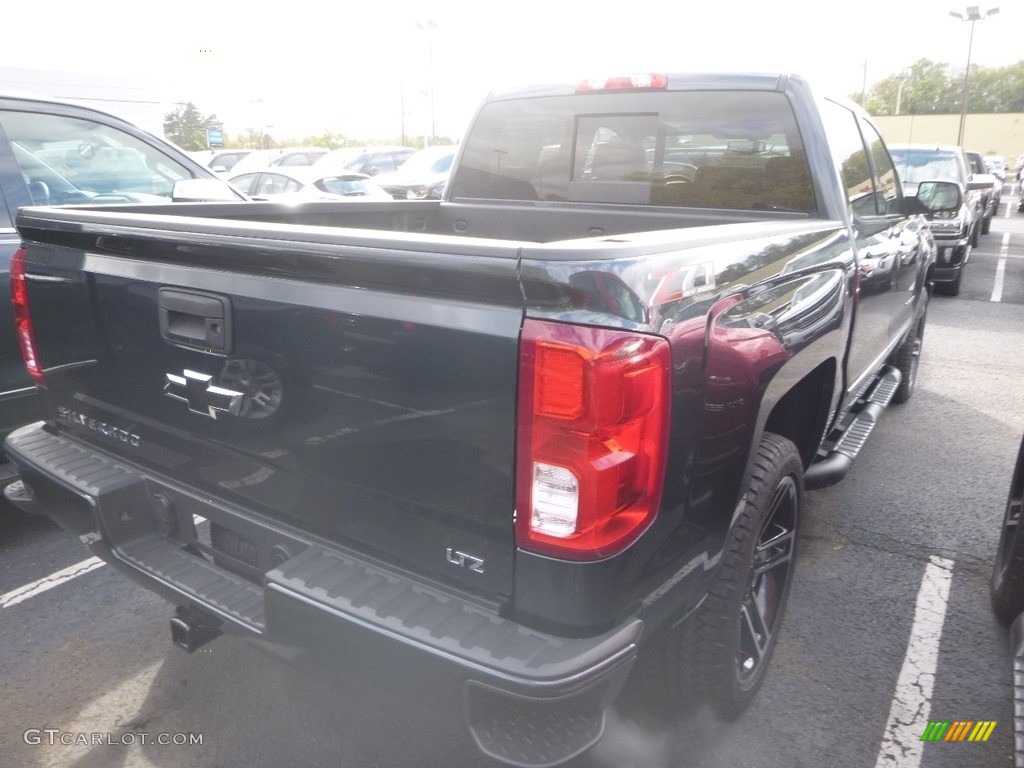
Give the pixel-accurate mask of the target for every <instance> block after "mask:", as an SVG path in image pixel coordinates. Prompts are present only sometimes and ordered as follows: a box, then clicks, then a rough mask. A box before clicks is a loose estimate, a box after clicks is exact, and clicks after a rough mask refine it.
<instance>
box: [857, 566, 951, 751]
mask: <svg viewBox="0 0 1024 768" xmlns="http://www.w3.org/2000/svg"><path fill="white" fill-rule="evenodd" d="M929 559H930V560H931V562H930V563H929V564H928V566H927V567H926V568H925V571H924V578H923V579H922V580H921V590H920V591H919V592H918V593H917V608H916V609H915V611H914V625H913V627H912V628H911V630H910V643H909V644H908V645H907V655H906V656H905V657H904V658H903V668H902V669H901V670H900V676H899V679H898V680H897V681H896V691H895V693H894V694H893V697H892V708H891V709H890V710H889V722H888V723H887V724H886V726H885V735H884V736H883V737H882V745H881V747H879V750H878V761H877V762H876V763H875V768H917V766H919V765H920V764H921V754H922V748H923V745H924V742H922V741H921V734H923V733H924V729H925V728H926V727H927V725H928V715H929V714H930V713H931V696H932V688H933V687H934V685H935V669H936V666H937V665H938V661H939V640H940V639H941V637H942V625H943V622H945V620H946V605H947V603H948V601H949V585H950V582H951V581H952V579H953V561H952V560H946V559H945V558H942V557H931V558H929Z"/></svg>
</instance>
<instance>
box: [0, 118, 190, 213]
mask: <svg viewBox="0 0 1024 768" xmlns="http://www.w3.org/2000/svg"><path fill="white" fill-rule="evenodd" d="M0 124H2V125H3V129H4V132H5V133H6V134H7V138H8V140H9V142H10V145H11V149H12V152H13V153H14V157H15V160H16V161H17V163H18V166H19V168H20V169H21V173H22V176H23V177H24V179H25V184H26V186H27V188H28V191H29V197H30V198H31V200H32V202H33V203H36V204H42V205H66V204H72V203H93V204H100V203H126V202H128V203H132V202H166V201H167V200H168V199H169V198H170V196H171V191H172V189H173V187H174V182H176V181H179V180H181V179H188V178H192V172H191V171H189V170H188V169H187V168H186V167H185V166H183V165H181V164H180V163H178V162H177V161H176V160H173V159H172V158H171V157H170V156H169V155H167V154H166V153H164V152H161V151H160V150H159V149H157V148H156V147H153V146H151V145H150V144H148V143H146V142H145V141H142V140H141V139H138V138H136V137H135V136H132V135H131V134H129V133H126V132H124V131H122V130H121V129H119V128H115V127H113V126H109V125H105V124H103V123H99V122H95V121H93V120H86V119H82V118H75V117H67V116H64V115H53V114H42V113H37V112H20V111H14V110H10V111H2V112H0Z"/></svg>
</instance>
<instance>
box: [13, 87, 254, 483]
mask: <svg viewBox="0 0 1024 768" xmlns="http://www.w3.org/2000/svg"><path fill="white" fill-rule="evenodd" d="M213 178H214V176H213V174H212V172H210V171H209V170H206V169H204V168H203V167H201V166H200V165H198V164H196V163H195V162H194V161H193V160H192V159H191V158H189V157H188V156H187V155H185V153H184V152H182V151H180V150H179V149H177V148H176V147H174V146H172V145H171V144H168V143H167V142H165V141H161V140H160V139H157V138H155V137H153V136H151V135H149V134H148V133H146V132H145V131H142V130H140V129H139V128H136V127H135V126H133V125H131V124H130V123H128V122H125V121H124V120H121V119H119V118H117V117H114V116H113V115H109V114H107V113H105V112H101V111H98V110H95V109H91V108H89V107H85V106H82V105H80V104H72V103H69V102H62V101H57V100H53V99H45V98H40V97H34V96H15V95H8V94H0V285H2V286H3V290H2V293H3V295H2V296H0V434H7V432H8V431H10V430H11V429H12V428H14V427H17V426H21V425H22V424H24V423H26V422H28V421H31V420H32V419H34V418H42V416H44V415H45V412H46V411H45V405H44V403H43V399H42V398H41V397H40V396H39V389H38V387H36V384H35V382H34V381H33V380H32V378H31V377H30V376H29V375H28V373H27V372H26V371H25V367H24V365H23V364H22V361H21V353H20V351H19V348H18V341H17V338H16V336H15V330H14V321H13V318H12V316H11V311H12V310H11V301H10V296H9V295H7V290H8V286H9V285H10V280H9V279H8V265H9V263H10V259H11V255H12V254H13V253H14V252H15V250H17V248H18V246H19V245H20V244H21V238H20V237H19V235H18V233H17V232H16V231H15V229H14V217H15V215H16V214H17V211H18V208H19V207H21V206H23V205H72V204H79V203H86V202H87V203H90V204H92V205H100V204H111V203H126V202H144V201H150V202H152V201H168V200H170V199H172V196H174V197H179V198H180V197H183V196H184V195H185V194H186V192H187V190H185V188H184V187H183V186H181V185H179V187H178V191H177V193H176V194H175V184H176V183H178V182H179V181H186V182H188V180H191V179H213ZM221 193H222V194H221V196H223V195H224V194H231V190H230V188H228V187H227V185H221ZM204 194H210V190H209V189H207V190H206V191H205V192H204ZM235 197H236V198H238V199H241V198H242V196H241V195H237V194H235ZM13 476H14V468H13V467H12V466H11V465H10V464H6V463H4V464H2V465H0V481H7V480H10V479H12V477H13Z"/></svg>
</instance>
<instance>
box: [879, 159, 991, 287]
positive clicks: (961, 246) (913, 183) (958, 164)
mask: <svg viewBox="0 0 1024 768" xmlns="http://www.w3.org/2000/svg"><path fill="white" fill-rule="evenodd" d="M889 151H890V153H891V154H892V159H893V162H894V163H895V164H896V174H897V175H898V176H899V178H900V182H901V183H902V186H903V191H904V193H905V194H907V195H913V196H916V195H917V190H918V187H919V185H920V184H921V183H922V182H925V181H952V182H955V183H956V185H957V186H958V187H959V188H960V199H961V205H960V207H959V209H958V210H957V211H956V212H955V213H950V214H949V215H941V216H939V215H936V216H935V217H934V218H933V219H932V222H931V229H932V233H933V234H934V236H935V245H936V246H937V248H938V255H937V258H936V262H935V271H934V273H933V275H932V279H933V280H934V282H935V287H936V289H938V290H940V291H942V292H944V293H946V294H947V295H950V296H956V295H957V294H958V293H960V282H961V279H962V278H963V270H964V267H966V266H967V262H968V261H970V258H971V248H972V247H973V246H976V245H977V244H978V240H979V236H980V234H981V222H982V219H983V218H984V206H983V201H982V195H981V191H980V190H981V188H983V187H985V186H987V184H979V185H978V186H977V187H974V186H972V185H971V183H970V181H969V177H970V171H969V169H968V167H967V159H966V158H965V157H964V152H963V150H962V149H961V148H960V147H958V146H954V145H935V144H890V145H889Z"/></svg>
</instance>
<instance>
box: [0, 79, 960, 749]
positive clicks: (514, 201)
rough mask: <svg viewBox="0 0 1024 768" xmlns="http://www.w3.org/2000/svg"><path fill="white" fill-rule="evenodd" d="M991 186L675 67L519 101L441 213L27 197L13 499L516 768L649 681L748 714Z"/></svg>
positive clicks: (157, 583) (507, 97)
mask: <svg viewBox="0 0 1024 768" xmlns="http://www.w3.org/2000/svg"><path fill="white" fill-rule="evenodd" d="M961 202H962V196H961V190H960V188H959V187H958V186H957V185H956V184H951V183H948V182H930V181H925V182H923V183H922V184H921V185H920V186H919V188H918V190H917V196H916V197H904V195H903V193H902V186H901V183H900V181H899V178H898V177H897V175H896V173H895V169H894V166H893V163H892V160H891V158H890V156H889V154H888V152H887V150H886V147H885V144H884V142H883V140H882V137H881V136H880V135H879V133H878V131H877V130H876V128H875V127H874V125H873V124H872V122H871V120H870V119H869V118H868V116H867V115H865V114H864V113H863V112H861V111H859V110H858V109H857V108H856V107H855V106H854V105H852V104H850V103H847V102H846V100H831V99H828V98H826V97H824V96H822V95H819V94H818V93H817V92H816V91H815V90H814V89H813V88H812V87H811V86H810V85H809V84H808V82H807V81H805V80H804V79H802V78H799V77H796V76H778V75H770V76H769V75H756V76H755V75H715V76H711V75H701V76H694V75H645V76H633V77H625V78H612V79H609V80H594V81H586V82H583V83H581V84H578V85H576V84H572V85H545V86H536V87H527V88H522V89H514V90H508V91H503V92H495V93H493V94H491V95H490V96H489V97H488V98H487V99H486V101H485V102H484V104H483V105H482V106H481V108H480V109H479V111H478V113H477V115H476V117H475V119H474V121H473V123H472V127H471V129H470V130H469V132H468V135H467V136H466V138H465V140H464V141H463V142H462V143H461V145H460V149H459V154H458V156H457V159H456V163H455V166H454V170H453V172H452V175H451V179H450V183H449V185H448V187H447V189H446V192H445V197H444V199H442V200H436V201H430V200H408V201H391V202H383V203H363V204H357V205H350V204H346V203H344V202H316V203H309V204H307V205H303V206H301V207H295V206H291V207H289V206H283V205H280V204H274V203H263V202H256V203H252V202H250V203H239V204H235V203H213V204H206V205H190V204H187V203H185V204H180V205H174V206H172V205H162V206H160V205H157V206H148V205H143V206H130V205H126V206H108V207H106V208H100V207H91V206H83V207H74V208H47V207H30V208H25V209H23V210H22V211H21V213H20V214H19V216H18V219H17V227H18V231H19V233H20V235H21V237H22V239H23V246H22V248H21V249H20V250H19V251H18V253H17V254H16V255H15V258H14V268H13V283H14V306H15V311H16V313H17V322H18V328H19V336H20V339H21V342H22V345H23V352H24V359H25V363H26V366H27V368H28V370H29V372H30V373H31V374H32V376H33V378H34V380H35V381H36V382H37V383H38V385H39V387H40V388H41V389H42V390H43V391H44V392H45V394H46V396H47V399H48V402H49V403H50V409H51V410H50V411H49V413H48V417H47V418H46V419H45V420H44V421H40V422H37V423H33V424H30V425H28V426H25V427H24V428H21V429H19V430H18V431H16V432H14V433H13V434H11V435H10V436H9V437H8V438H7V440H6V443H5V447H6V451H7V453H8V455H9V456H10V458H11V460H12V461H13V462H14V463H15V464H16V465H17V467H18V469H19V471H20V475H21V478H22V480H21V481H19V482H16V483H13V484H11V485H10V486H8V487H7V488H6V491H5V493H6V495H7V497H8V498H10V499H11V500H13V501H14V502H15V503H17V504H19V505H20V506H22V507H23V508H25V509H27V510H34V511H37V512H40V513H43V514H46V515H48V516H50V517H52V518H53V519H54V520H56V521H58V522H59V523H60V524H62V525H63V526H65V527H66V528H67V529H68V530H70V531H72V532H74V534H76V535H77V536H79V537H80V538H81V540H82V541H83V542H84V543H85V545H87V546H88V547H89V549H91V550H92V551H93V552H94V553H96V554H97V555H98V556H100V557H102V558H103V559H104V560H106V561H107V562H108V563H110V564H111V565H113V566H114V567H116V568H117V569H119V570H120V571H122V572H124V573H125V574H126V575H127V576H129V577H131V578H133V579H135V580H137V581H138V582H140V583H141V584H143V585H145V586H146V587H148V588H150V589H152V590H154V591H155V592H157V593H159V594H161V595H163V596H165V597H166V598H167V599H168V600H169V601H170V603H171V604H173V605H174V606H176V609H175V612H174V614H173V616H172V618H171V619H170V621H171V630H172V637H173V640H174V642H175V643H176V644H178V645H179V646H181V647H182V648H184V649H186V650H188V651H192V650H195V649H196V648H197V647H199V646H200V645H202V644H203V643H205V642H207V641H209V640H210V639H212V638H213V637H215V636H216V635H217V634H219V633H223V632H230V633H233V634H235V635H239V636H242V637H246V638H250V639H251V640H253V641H255V642H259V643H262V644H264V645H265V646H266V647H268V648H272V649H274V650H276V651H279V652H280V653H282V655H284V656H287V657H288V658H289V659H291V660H292V661H293V662H294V663H297V664H303V663H306V664H309V665H311V666H313V667H314V668H317V667H320V668H324V667H326V666H327V665H337V667H339V668H344V666H345V665H346V664H350V663H352V661H351V659H350V658H349V659H346V654H347V653H349V649H352V648H360V649H362V652H363V653H370V654H371V656H372V658H373V659H374V660H375V663H379V664H381V665H388V666H391V665H392V664H394V665H398V664H413V665H416V668H417V669H418V670H420V673H422V674H424V675H430V678H429V679H430V680H431V681H432V682H431V690H432V691H433V692H434V695H436V696H437V697H440V699H443V700H447V701H450V702H452V705H453V706H458V707H459V708H460V709H461V710H462V713H463V715H462V716H463V717H464V720H465V725H466V726H467V727H468V729H469V732H470V733H471V734H472V737H473V738H474V739H475V742H476V744H477V745H478V746H479V748H480V749H481V750H482V751H483V752H484V753H486V754H487V755H490V756H491V757H493V758H496V759H498V760H501V761H503V762H505V763H508V764H513V765H522V766H541V765H555V764H558V763H560V762H563V761H566V760H568V759H570V758H571V757H573V756H574V755H576V754H579V753H580V752H582V751H583V750H586V749H587V748H589V747H590V746H591V745H593V744H594V743H595V742H596V741H597V740H598V738H599V737H600V735H601V732H602V728H603V723H604V715H605V711H606V709H607V708H608V706H609V705H610V703H611V702H612V701H613V699H614V698H615V696H616V695H617V694H618V693H619V692H620V691H621V689H622V688H623V685H624V683H625V682H626V680H627V678H628V676H629V675H630V674H633V673H635V674H643V675H647V676H648V680H649V682H648V687H647V688H646V689H645V690H647V691H648V692H650V693H651V695H652V696H654V695H655V694H656V695H657V700H658V701H662V702H665V703H666V704H665V705H666V706H669V705H671V703H672V702H676V703H679V702H683V701H687V700H694V699H700V700H706V701H708V702H709V703H711V704H712V705H713V706H714V707H715V708H716V710H717V711H718V712H719V713H721V715H722V716H724V717H736V716H738V715H739V714H740V713H741V712H742V711H743V710H744V708H745V707H746V706H747V705H748V704H749V703H750V701H751V699H752V698H753V697H754V694H755V693H756V691H757V690H758V687H759V686H760V685H761V683H762V681H763V679H764V677H765V674H766V671H767V668H768V664H769V659H770V657H771V655H772V651H773V648H774V647H775V645H776V642H777V639H778V637H779V632H780V627H781V622H782V616H783V611H784V607H785V604H786V599H787V595H788V592H789V588H790V584H791V582H792V578H793V569H794V556H795V553H796V549H797V540H798V529H799V524H800V518H801V515H802V514H803V498H804V490H805V488H818V487H823V486H826V485H829V484H832V483H835V482H837V481H839V480H840V479H841V478H842V477H843V476H844V474H846V472H847V471H848V469H849V468H850V466H851V463H852V461H853V459H854V457H855V456H856V455H857V453H858V451H859V450H860V449H861V447H862V446H863V445H864V443H865V440H866V439H867V438H868V435H869V434H870V432H871V429H872V427H873V426H874V424H875V423H876V421H877V420H878V418H879V417H880V415H881V413H882V411H883V410H884V409H885V407H886V406H887V405H888V404H889V403H890V402H892V401H895V402H902V401H905V400H907V399H908V398H909V397H910V396H911V394H912V392H913V388H914V382H915V377H916V372H917V365H918V359H919V355H920V352H921V345H922V339H923V333H924V328H925V317H926V308H927V305H928V298H929V281H930V276H931V270H932V269H933V266H934V257H935V244H934V240H933V237H932V235H931V229H930V223H929V218H930V217H932V216H937V215H939V214H943V215H944V214H945V213H948V212H949V211H955V210H957V209H958V208H959V206H960V204H961ZM851 512H852V510H851ZM634 662H637V663H634ZM418 674H419V673H418Z"/></svg>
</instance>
